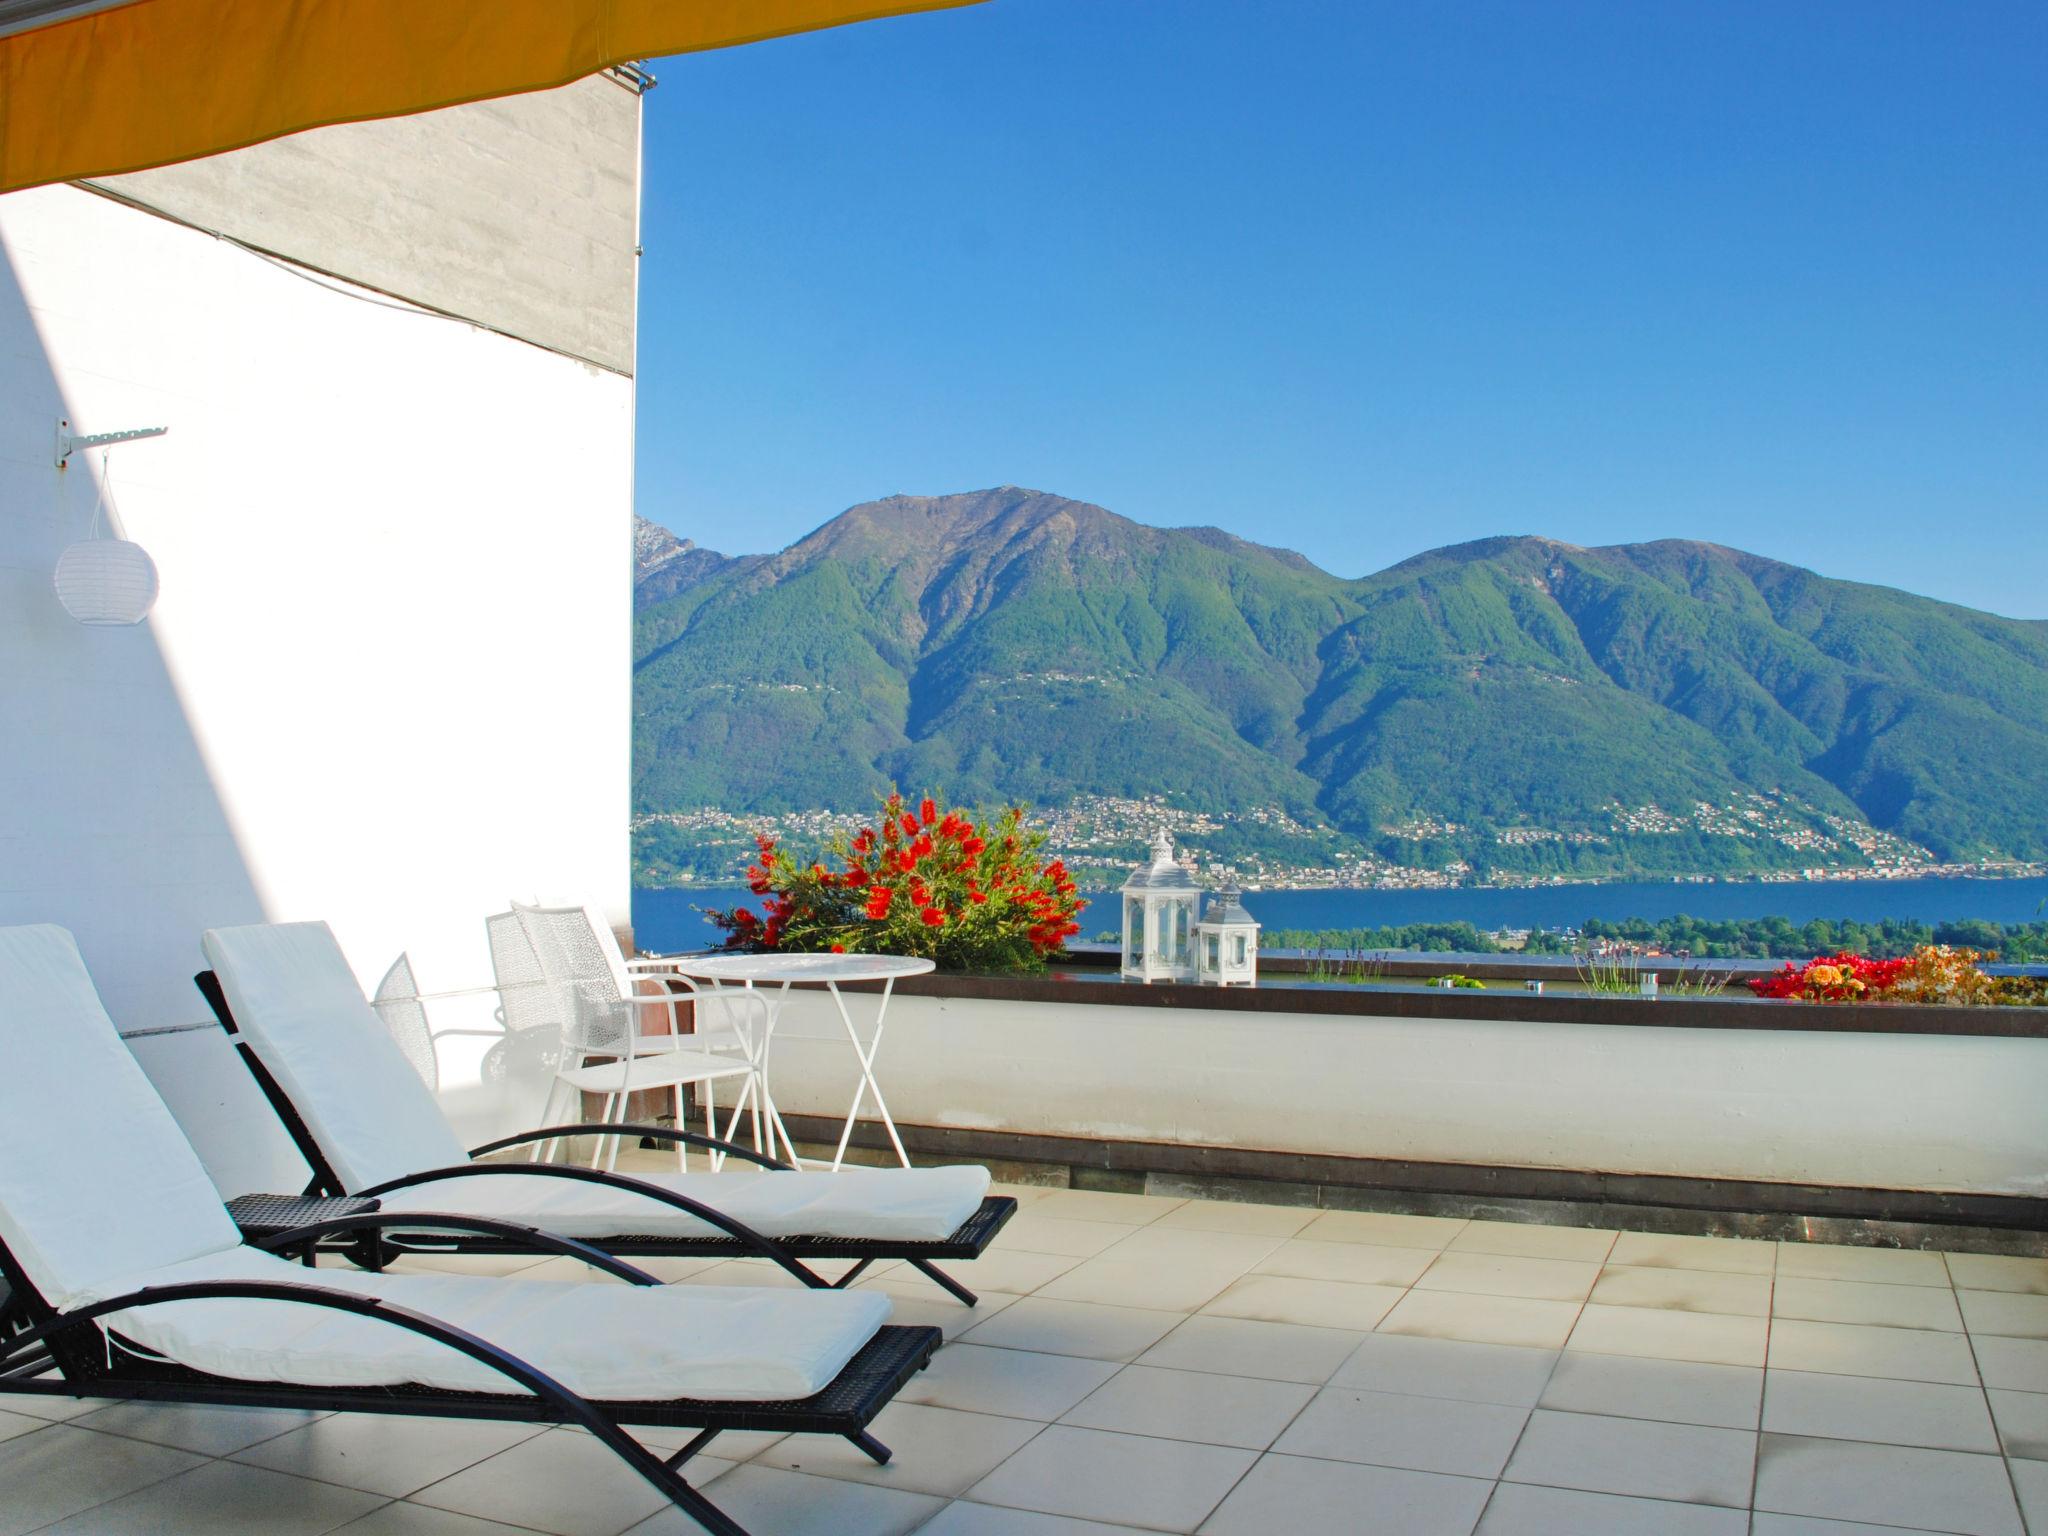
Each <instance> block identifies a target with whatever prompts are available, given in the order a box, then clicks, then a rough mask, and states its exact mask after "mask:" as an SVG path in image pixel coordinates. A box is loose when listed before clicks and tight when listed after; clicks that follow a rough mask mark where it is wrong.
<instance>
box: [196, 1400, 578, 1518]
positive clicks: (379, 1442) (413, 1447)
mask: <svg viewBox="0 0 2048 1536" xmlns="http://www.w3.org/2000/svg"><path fill="white" fill-rule="evenodd" d="M543 1433H545V1430H544V1428H543V1427H542V1426H540V1425H537V1424H493V1423H484V1422H479V1421H477V1420H474V1419H401V1418H386V1417H382V1416H380V1415H377V1414H368V1413H337V1414H333V1415H330V1416H329V1417H327V1418H324V1419H322V1420H321V1421H320V1422H319V1423H317V1424H309V1425H307V1426H306V1427H305V1428H304V1429H298V1430H294V1431H292V1433H290V1434H288V1435H282V1436H279V1437H278V1438H277V1439H274V1440H266V1441H265V1442H264V1443H263V1444H261V1445H256V1446H251V1447H250V1448H249V1449H247V1450H245V1451H243V1452H242V1453H241V1454H240V1455H238V1456H237V1457H236V1458H235V1459H236V1460H237V1461H241V1462H246V1463H248V1464H250V1465H251V1466H258V1467H268V1468H269V1469H270V1470H271V1471H273V1472H289V1473H291V1474H292V1475H293V1476H296V1477H312V1478H318V1479H319V1480H320V1481H321V1482H324V1483H340V1484H341V1485H342V1486H343V1487H347V1488H360V1489H362V1490H364V1491H365V1492H368V1493H381V1494H385V1495H387V1496H389V1497H391V1498H394V1499H397V1498H403V1497H405V1495H407V1494H409V1493H413V1492H416V1491H417V1490H419V1489H421V1488H424V1487H426V1486H427V1485H428V1484H429V1483H438V1482H439V1481H440V1480H441V1479H442V1478H444V1477H452V1476H454V1475H455V1474H456V1473H457V1472H460V1471H461V1470H462V1469H463V1468H464V1467H473V1466H475V1465H476V1464H477V1463H478V1462H480V1461H484V1460H487V1459H488V1458H490V1457H492V1456H496V1455H498V1454H499V1453H501V1452H503V1451H508V1450H510V1449H511V1448H512V1447H513V1446H515V1445H519V1444H521V1443H522V1442H524V1441H527V1440H531V1439H532V1438H533V1437H534V1436H535V1435H538V1434H543Z"/></svg>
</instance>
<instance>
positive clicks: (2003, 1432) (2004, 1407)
mask: <svg viewBox="0 0 2048 1536" xmlns="http://www.w3.org/2000/svg"><path fill="white" fill-rule="evenodd" d="M1986 1395H1987V1396H1988V1397H1989V1399H1990V1401H1991V1412H1992V1414H1993V1415H1994V1416H1995V1417H1996V1418H1997V1420H1998V1438H1999V1441H2000V1448H2002V1449H2003V1450H2004V1451H2005V1454H2006V1455H2008V1456H2018V1457H2021V1458H2023V1459H2025V1460H2028V1461H2048V1394H2044V1393H2040V1392H2007V1391H1999V1390H1996V1389H1994V1390H1992V1391H1991V1392H1989V1393H1987V1394H1986ZM1954 1449H1956V1450H1981V1449H1983V1447H1981V1446H1956V1447H1954Z"/></svg>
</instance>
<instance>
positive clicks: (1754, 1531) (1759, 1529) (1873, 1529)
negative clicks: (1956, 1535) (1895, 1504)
mask: <svg viewBox="0 0 2048 1536" xmlns="http://www.w3.org/2000/svg"><path fill="white" fill-rule="evenodd" d="M1749 1530H1750V1536H1943V1533H1942V1532H1940V1531H1927V1530H1918V1529H1915V1528H1913V1527H1910V1526H1904V1525H1865V1524H1864V1523H1863V1522H1862V1521H1860V1520H1854V1521H1851V1520H1810V1519H1808V1518H1807V1517H1806V1516H1805V1515H1766V1514H1757V1515H1754V1516H1752V1518H1751V1521H1750V1527H1749Z"/></svg>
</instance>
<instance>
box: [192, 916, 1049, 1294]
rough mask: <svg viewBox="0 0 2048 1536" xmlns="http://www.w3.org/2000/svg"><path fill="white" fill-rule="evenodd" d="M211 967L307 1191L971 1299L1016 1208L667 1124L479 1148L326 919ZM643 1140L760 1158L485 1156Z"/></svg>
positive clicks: (937, 1182)
mask: <svg viewBox="0 0 2048 1536" xmlns="http://www.w3.org/2000/svg"><path fill="white" fill-rule="evenodd" d="M204 947H205V951H206V955H207V958H208V959H209V960H210V961H211V962H212V969H211V970H210V971H203V972H201V973H200V974H199V975H198V976H197V977H195V978H194V980H195V982H196V983H197V985H198V987H199V990H200V992H201V993H202V994H203V995H204V996H205V997H206V1000H207V1003H208V1004H209V1006H211V1007H212V1009H213V1011H214V1013H215V1015H216V1017H217V1018H218V1019H219V1020H220V1023H221V1026H222V1028H223V1029H225V1030H226V1031H227V1032H228V1034H229V1036H230V1038H231V1039H232V1040H233V1041H234V1043H235V1045H236V1048H237V1050H238V1052H239V1054H240V1055H241V1058H242V1060H243V1062H244V1064H245V1065H247V1067H248V1068H249V1070H250V1072H251V1073H252V1074H253V1075H254V1077H255V1079H256V1081H257V1083H258V1084H259V1085H260V1086H261V1087H262V1089H263V1092H264V1094H265V1096H266V1097H267V1098H268V1099H269V1101H270V1103H271V1105H272V1107H273V1108H274V1109H275V1111H276V1112H277V1115H278V1118H279V1119H280V1121H282V1123H283V1124H284V1126H285V1129H286V1130H287V1131H288V1132H289V1133H290V1135H291V1137H292V1139H293V1141H294V1142H295V1143H296V1144H297V1146H298V1148H299V1151H300V1152H301V1154H302V1155H303V1156H304V1157H305V1159H306V1162H307V1165H308V1166H309V1167H310V1168H311V1169H312V1170H313V1179H312V1182H311V1183H310V1184H309V1186H308V1189H307V1193H309V1194H321V1195H329V1196H343V1195H354V1196H363V1197H370V1198H375V1199H376V1200H378V1202H379V1205H380V1208H381V1209H382V1210H385V1211H395V1210H404V1209H437V1208H438V1209H450V1210H458V1211H464V1212H468V1213H470V1214H474V1215H481V1216H491V1217H495V1218H498V1219H501V1220H508V1221H513V1222H517V1223H521V1224H530V1225H534V1226H539V1227H544V1228H546V1229H547V1230H549V1231H554V1232H561V1233H564V1234H566V1235H568V1236H572V1237H576V1238H580V1239H582V1240H585V1241H588V1242H591V1243H593V1244H595V1245H596V1246H598V1247H600V1248H602V1249H604V1250H606V1251H607V1252H612V1253H618V1254H626V1255H631V1256H633V1257H636V1258H667V1257H744V1256H756V1257H761V1258H766V1259H768V1260H770V1261H771V1262H774V1263H776V1264H778V1265H779V1266H780V1267H782V1268H783V1269H784V1270H786V1271H788V1272H789V1273H791V1274H793V1275H795V1276H796V1277H797V1278H798V1279H800V1280H801V1281H802V1282H803V1283H804V1284H806V1285H814V1286H825V1285H826V1284H827V1283H828V1282H826V1281H825V1280H824V1279H823V1278H822V1277H820V1276H818V1275H817V1274H816V1273H815V1272H814V1271H812V1270H810V1269H809V1268H808V1265H809V1264H810V1263H811V1262H814V1261H818V1260H847V1261H851V1265H852V1267H851V1268H850V1269H849V1270H848V1271H847V1272H846V1273H844V1274H842V1275H840V1276H839V1277H838V1278H837V1280H835V1281H833V1282H830V1283H831V1284H832V1285H834V1286H836V1287H844V1286H846V1285H848V1284H850V1283H851V1282H852V1281H853V1280H854V1279H856V1278H858V1276H859V1275H860V1274H861V1273H862V1272H864V1271H865V1270H866V1269H867V1268H868V1267H869V1266H870V1265H872V1264H874V1263H876V1262H878V1261H881V1260H902V1261H903V1262H905V1263H907V1264H909V1265H910V1266H911V1267H913V1268H914V1269H916V1270H917V1271H918V1272H920V1273H921V1274H923V1275H925V1276H926V1277H928V1278H929V1279H931V1280H932V1281H934V1282H935V1283H937V1284H938V1285H940V1286H942V1287H943V1288H944V1289H945V1290H946V1291H948V1292H949V1293H950V1294H952V1295H953V1296H955V1297H957V1298H958V1299H959V1300H960V1301H962V1302H964V1303H966V1304H967V1305H969V1306H972V1305H974V1303H975V1301H976V1299H977V1298H976V1297H975V1294H974V1292H973V1291H971V1290H969V1289H968V1288H967V1287H966V1286H964V1285H962V1284H960V1283H959V1281H957V1280H956V1279H954V1278H953V1277H952V1276H950V1275H948V1274H946V1273H945V1272H944V1271H943V1270H941V1269H939V1268H938V1265H939V1263H940V1262H942V1261H947V1260H955V1261H957V1260H972V1259H975V1258H978V1257H980V1256H981V1255H982V1254H983V1253H984V1252H986V1251H987V1249H988V1246H989V1244H990V1243H991V1242H993V1241H994V1239H995V1236H996V1234H997V1233H998V1232H999V1231H1000V1230H1001V1229H1002V1227H1003V1225H1004V1224H1005V1223H1006V1222H1007V1221H1009V1219H1010V1218H1011V1217H1012V1216H1013V1215H1015V1214H1016V1210H1017V1202H1016V1201H1015V1200H1014V1199H1012V1198H1010V1197H1008V1196H991V1195H989V1194H988V1193H987V1190H988V1172H987V1170H986V1169H982V1168H973V1167H942V1168H909V1169H905V1168H855V1169H846V1170H844V1171H842V1172H838V1173H832V1174H821V1173H801V1172H799V1171H797V1170H795V1169H792V1168H790V1167H789V1166H788V1165H787V1164H786V1163H782V1162H779V1161H777V1160H776V1159H775V1158H773V1157H770V1156H767V1155H765V1154H763V1153H761V1152H759V1151H756V1150H750V1149H748V1148H745V1147H741V1146H736V1145H734V1144H732V1143H730V1142H721V1141H714V1140H713V1139H711V1138H709V1137H706V1136H701V1135H697V1134H695V1133H691V1132H686V1131H680V1130H675V1129H671V1128H668V1127H664V1126H628V1127H620V1126H617V1125H610V1124H607V1125H603V1126H594V1125H568V1126H562V1125H556V1126H543V1127H540V1128H537V1129H535V1130H531V1131H526V1132H522V1133H520V1134H519V1135H516V1136H508V1137H503V1138H500V1139H499V1140H496V1141H492V1142H488V1143H486V1144H485V1145H483V1146H480V1147H475V1148H465V1147H464V1146H463V1145H462V1143H461V1142H460V1140H459V1139H457V1137H456V1135H455V1133H454V1131H453V1129H452V1128H451V1127H450V1125H449V1124H448V1120H447V1117H446V1116H445V1115H444V1114H443V1113H442V1111H441V1107H440V1105H439V1103H438V1101H437V1100H436V1099H435V1098H434V1095H433V1093H432V1091H431V1090H430V1089H429V1088H428V1087H427V1086H426V1084H425V1083H424V1082H423V1081H421V1079H420V1077H419V1075H418V1074H417V1073H416V1072H414V1071H413V1069H412V1066H411V1064H410V1063H409V1062H407V1060H406V1059H405V1055H404V1052H403V1051H402V1050H400V1048H399V1046H398V1044H397V1042H396V1041H394V1040H393V1039H392V1038H391V1035H390V1033H389V1031H387V1030H386V1029H385V1028H384V1027H383V1024H382V1022H381V1021H380V1020H379V1019H378V1018H377V1016H376V1014H375V1012H374V1010H372V1008H371V1007H370V1005H369V1003H368V1001H367V1000H366V999H365V998H364V997H363V993H362V989H361V987H360V986H359V985H358V983H357V982H356V979H355V975H354V973H353V972H352V971H351V970H350V969H349V966H348V962H347V960H346V959H345V957H344V956H343V955H342V953H341V949H340V946H339V945H338V944H337V943H336V942H335V940H334V936H333V934H332V933H331V932H330V931H329V930H328V928H327V926H326V924H324V923H281V924H255V925H250V926H247V927H240V928H220V929H213V930H210V931H209V932H208V933H207V934H206V936H205V939H204ZM622 1130H623V1131H624V1132H626V1133H628V1134H633V1135H638V1136H643V1137H648V1138H652V1139H655V1140H658V1141H661V1142H665V1143H670V1144H676V1143H681V1144H684V1145H688V1146H697V1147H704V1148H707V1149H717V1150H719V1151H721V1152H723V1153H724V1154H725V1155H727V1156H729V1157H736V1158H738V1159H740V1160H741V1161H743V1162H745V1163H748V1164H750V1165H753V1166H752V1167H751V1168H750V1169H749V1170H748V1171H747V1172H745V1173H738V1174H735V1173H731V1172H727V1173H721V1174H715V1175H691V1174H665V1173H636V1174H630V1175H628V1174H617V1173H609V1172H601V1171H598V1170H594V1169H584V1168H567V1167H562V1166H558V1165H555V1164H550V1163H530V1162H522V1163H511V1162H491V1163H476V1162H472V1161H471V1159H473V1158H477V1157H484V1156H487V1155H488V1154H490V1153H493V1152H500V1151H506V1150H510V1149H512V1148H516V1147H519V1146H524V1145H530V1144H534V1143H539V1142H546V1141H554V1140H558V1139H560V1138H561V1137H564V1136H568V1135H574V1134H579V1133H583V1134H599V1133H603V1134H612V1135H616V1134H619V1133H620V1132H621V1131H622ZM493 1243H494V1240H493V1239H491V1238H488V1237H474V1238H472V1237H468V1236H462V1235H454V1236H447V1237H437V1238H435V1239H434V1240H432V1241H416V1240H412V1239H408V1238H405V1237H403V1236H400V1235H398V1234H395V1233H385V1234H380V1236H379V1237H378V1238H377V1240H376V1242H375V1243H367V1242H360V1241H359V1242H357V1243H356V1244H354V1245H353V1248H352V1252H353V1254H354V1256H355V1257H357V1258H358V1260H359V1261H361V1262H366V1263H371V1264H374V1263H375V1262H376V1261H377V1258H378V1255H379V1254H380V1253H390V1252H396V1251H403V1250H405V1249H407V1248H411V1249H412V1250H413V1251H422V1250H432V1251H439V1252H449V1251H457V1252H467V1253H478V1252H485V1253H487V1252H492V1251H495V1250H494V1247H493Z"/></svg>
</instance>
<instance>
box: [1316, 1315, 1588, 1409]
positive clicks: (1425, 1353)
mask: <svg viewBox="0 0 2048 1536" xmlns="http://www.w3.org/2000/svg"><path fill="white" fill-rule="evenodd" d="M1557 1359H1558V1352H1557V1351H1556V1350H1554V1349H1524V1348H1519V1347H1517V1346H1515V1345H1512V1344H1470V1343H1466V1342H1465V1341H1464V1340H1461V1339H1424V1338H1409V1337H1406V1336H1404V1335H1401V1334H1395V1333H1376V1334H1374V1335H1373V1336H1372V1337H1371V1338H1369V1339H1367V1340H1366V1341H1365V1342H1364V1343H1363V1344H1361V1345H1359V1346H1358V1350H1357V1353H1355V1354H1354V1355H1352V1357H1351V1358H1350V1359H1349V1360H1346V1361H1345V1362H1344V1364H1343V1366H1342V1367H1341V1368H1340V1369H1339V1370H1338V1372H1337V1374H1336V1375H1335V1376H1333V1377H1331V1378H1330V1384H1331V1385H1332V1386H1337V1387H1362V1388H1364V1389H1366V1390H1368V1391H1372V1392H1398V1393H1402V1394H1404V1395H1406V1396H1409V1397H1449V1398H1456V1399H1459V1400H1460V1401H1463V1402H1470V1403H1506V1404H1509V1405H1510V1406H1513V1407H1518V1408H1530V1407H1534V1406H1535V1404H1536V1400H1537V1399H1538V1398H1539V1397H1541V1396H1542V1394H1543V1385H1544V1383H1545V1382H1547V1381H1548V1380H1549V1379H1550V1373H1551V1371H1552V1369H1554V1368H1555V1366H1556V1364H1557Z"/></svg>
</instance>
